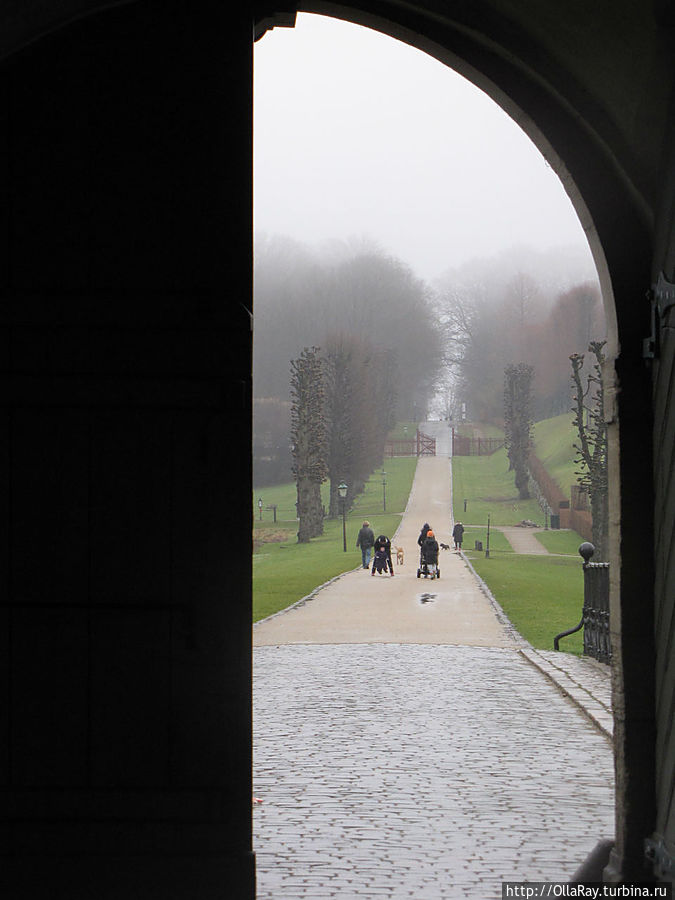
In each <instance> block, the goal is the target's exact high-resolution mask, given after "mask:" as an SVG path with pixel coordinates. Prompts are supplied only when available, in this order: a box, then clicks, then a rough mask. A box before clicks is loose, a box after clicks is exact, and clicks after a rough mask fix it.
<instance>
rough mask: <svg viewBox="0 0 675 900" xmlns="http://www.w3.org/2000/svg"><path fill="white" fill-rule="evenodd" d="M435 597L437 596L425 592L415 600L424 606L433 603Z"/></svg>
mask: <svg viewBox="0 0 675 900" xmlns="http://www.w3.org/2000/svg"><path fill="white" fill-rule="evenodd" d="M437 596H438V595H437V594H429V593H427V592H426V591H425V592H424V593H423V594H420V595H419V597H418V598H417V599H418V600H419V601H420V603H421V604H422V605H424V604H425V603H433V602H434V600H435V599H436V597H437Z"/></svg>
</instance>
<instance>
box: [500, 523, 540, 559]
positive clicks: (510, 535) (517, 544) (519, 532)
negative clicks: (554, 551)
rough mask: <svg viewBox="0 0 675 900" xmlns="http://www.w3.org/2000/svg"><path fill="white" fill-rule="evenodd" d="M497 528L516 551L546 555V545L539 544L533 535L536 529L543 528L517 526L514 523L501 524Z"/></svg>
mask: <svg viewBox="0 0 675 900" xmlns="http://www.w3.org/2000/svg"><path fill="white" fill-rule="evenodd" d="M499 530H500V531H501V533H502V534H503V535H504V537H505V538H506V540H507V541H508V542H509V544H511V546H512V547H513V549H514V551H515V552H516V553H528V554H530V555H532V556H546V555H547V554H548V550H547V549H546V547H544V545H543V544H540V543H539V541H538V540H537V539H536V537H535V534H536V533H537V532H538V531H544V529H543V528H519V527H518V526H516V525H513V526H511V525H509V526H506V525H501V526H499Z"/></svg>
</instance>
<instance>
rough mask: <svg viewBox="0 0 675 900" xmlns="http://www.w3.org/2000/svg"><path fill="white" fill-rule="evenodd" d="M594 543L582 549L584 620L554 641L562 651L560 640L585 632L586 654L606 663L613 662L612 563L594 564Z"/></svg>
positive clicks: (587, 544)
mask: <svg viewBox="0 0 675 900" xmlns="http://www.w3.org/2000/svg"><path fill="white" fill-rule="evenodd" d="M594 553H595V547H594V546H593V544H591V543H589V542H588V541H585V542H584V543H583V544H582V545H581V546H580V547H579V555H580V556H581V557H582V559H583V560H584V605H583V609H582V613H581V621H580V622H579V624H578V625H577V626H576V627H575V628H570V629H569V631H561V632H560V634H557V635H556V636H555V637H554V639H553V646H554V647H555V649H556V650H559V649H560V647H559V644H560V638H563V637H567V635H569V634H574V633H575V632H577V631H580V630H581V629H582V628H583V629H584V655H585V656H592V657H593V658H594V659H597V660H599V661H600V662H603V663H611V661H612V643H611V639H610V632H609V563H592V562H591V561H590V560H591V557H592V556H593V554H594Z"/></svg>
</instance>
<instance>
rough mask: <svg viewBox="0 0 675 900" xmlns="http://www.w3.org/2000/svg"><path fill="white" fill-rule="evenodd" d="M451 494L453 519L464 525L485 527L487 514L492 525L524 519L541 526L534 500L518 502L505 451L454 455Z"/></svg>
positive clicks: (536, 504) (510, 523)
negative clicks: (487, 454)
mask: <svg viewBox="0 0 675 900" xmlns="http://www.w3.org/2000/svg"><path fill="white" fill-rule="evenodd" d="M452 494H453V513H454V518H455V520H456V521H457V520H459V521H461V522H463V523H464V524H465V525H466V523H467V522H468V523H470V524H471V525H481V526H482V525H486V524H487V517H488V513H489V514H490V522H491V524H492V525H517V524H518V522H521V521H522V520H523V519H532V521H533V522H536V523H537V524H538V525H539V524H541V525H542V526H543V524H544V514H543V513H542V511H541V509H540V508H539V504H538V503H537V502H536V500H519V499H518V491H517V490H516V486H515V481H514V477H513V472H509V462H508V458H507V456H506V450H504V449H502V450H498V451H497V452H496V453H493V454H492V456H455V457H454V458H453V460H452ZM464 500H466V501H467V503H466V511H465V510H464Z"/></svg>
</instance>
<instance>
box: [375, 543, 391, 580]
mask: <svg viewBox="0 0 675 900" xmlns="http://www.w3.org/2000/svg"><path fill="white" fill-rule="evenodd" d="M374 549H375V556H374V557H373V569H372V573H371V574H372V575H374V574H375V572H380V573H384V574H385V575H386V574H387V569H389V572H390V574H391V575H393V574H394V564H393V562H392V561H391V541H390V540H389V538H388V537H387V536H386V535H385V534H381V535H380V536H379V537H378V539H377V540H376V541H375V545H374Z"/></svg>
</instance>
